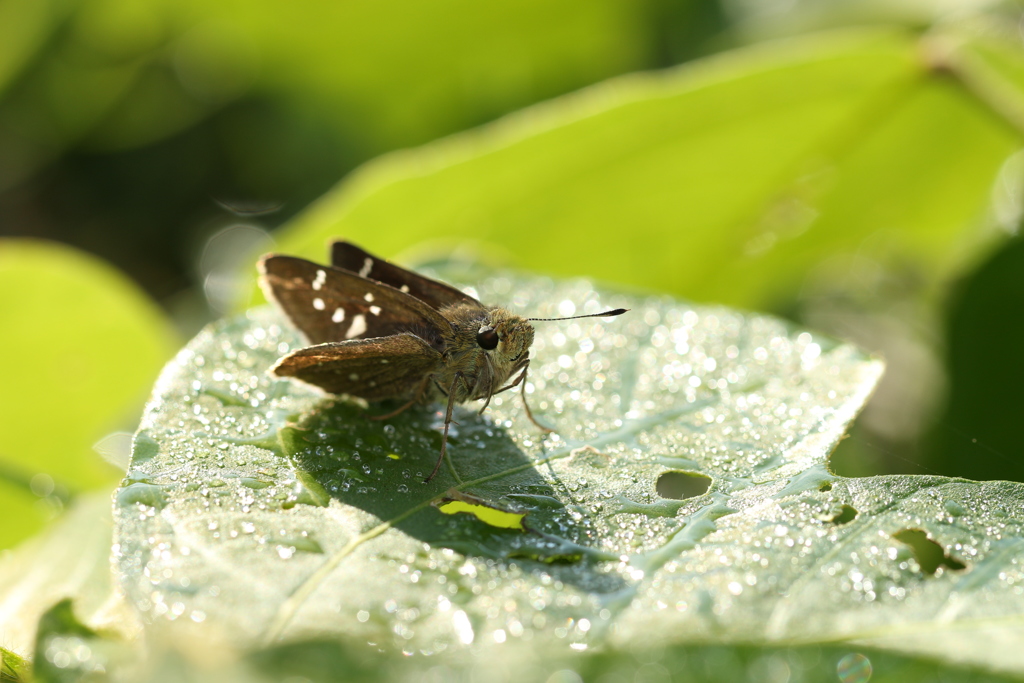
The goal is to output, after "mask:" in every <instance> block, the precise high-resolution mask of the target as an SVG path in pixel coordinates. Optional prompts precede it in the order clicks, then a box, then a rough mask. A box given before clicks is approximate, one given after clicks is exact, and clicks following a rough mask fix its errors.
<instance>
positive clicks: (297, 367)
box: [271, 334, 442, 401]
mask: <svg viewBox="0 0 1024 683" xmlns="http://www.w3.org/2000/svg"><path fill="white" fill-rule="evenodd" d="M441 363H442V360H441V354H440V353H439V352H438V351H437V350H435V349H434V348H432V347H431V346H430V345H428V344H427V343H426V342H425V341H423V340H422V339H420V338H419V337H418V336H416V335H413V334H396V335H392V336H390V337H383V338H379V339H353V340H351V341H343V342H330V343H327V344H318V345H316V346H307V347H305V348H302V349H298V350H297V351H293V352H292V353H290V354H288V355H287V356H285V357H283V358H282V359H281V360H279V361H278V362H277V365H275V366H274V367H273V368H271V372H272V373H273V374H274V375H276V376H278V377H295V378H296V379H300V380H302V381H304V382H308V383H309V384H313V385H316V386H318V387H320V388H321V389H323V390H324V391H328V392H330V393H332V394H348V395H350V396H358V397H360V398H364V399H366V400H367V401H378V400H382V399H387V398H399V397H403V396H407V395H411V394H414V393H415V392H416V390H417V389H418V388H419V384H420V383H421V382H423V380H424V379H425V378H426V377H428V376H429V375H430V373H431V372H432V371H434V370H436V369H438V367H439V366H440V364H441Z"/></svg>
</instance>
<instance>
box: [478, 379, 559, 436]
mask: <svg viewBox="0 0 1024 683" xmlns="http://www.w3.org/2000/svg"><path fill="white" fill-rule="evenodd" d="M529 367H530V361H526V365H524V366H523V371H522V372H520V373H519V376H518V377H516V378H515V380H514V381H513V382H512V383H511V384H508V385H506V386H503V387H502V388H501V389H498V390H497V391H495V392H494V393H495V394H500V393H501V392H503V391H508V390H509V389H515V388H516V387H517V386H520V385H522V387H523V388H522V391H521V395H522V397H523V407H524V408H526V417H528V418H530V422H532V423H533V425H534V426H535V427H536V428H537V429H539V430H541V431H542V432H547V433H548V434H550V433H552V432H554V431H555V430H554V429H551V427H545V426H544V425H542V424H541V423H540V422H537V418H535V417H534V416H533V411H532V410H530V404H529V403H528V402H527V401H526V370H527V368H529ZM493 395H494V394H491V396H493ZM488 401H490V397H488ZM484 407H485V408H486V407H487V406H486V405H485V406H484Z"/></svg>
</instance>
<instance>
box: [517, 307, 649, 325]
mask: <svg viewBox="0 0 1024 683" xmlns="http://www.w3.org/2000/svg"><path fill="white" fill-rule="evenodd" d="M628 310H629V309H628V308H616V309H615V310H614V311H605V312H604V313H591V314H589V315H571V316H569V317H568V318H527V320H535V321H537V322H542V323H550V322H555V321H557V320H578V319H580V318H610V317H612V316H613V315H622V314H623V313H625V312H626V311H628Z"/></svg>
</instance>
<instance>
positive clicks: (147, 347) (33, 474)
mask: <svg viewBox="0 0 1024 683" xmlns="http://www.w3.org/2000/svg"><path fill="white" fill-rule="evenodd" d="M0 291H3V293H4V295H3V296H2V297H0V319H2V320H3V321H4V334H3V335H2V337H0V357H2V358H4V359H5V360H6V363H7V364H6V367H5V368H4V372H3V381H2V383H0V444H2V445H0V491H2V493H0V518H2V519H4V520H5V523H4V524H2V525H0V547H5V546H10V545H12V544H13V543H14V542H16V541H17V540H19V539H21V538H25V537H27V536H28V535H29V534H30V533H31V532H32V531H33V530H34V529H36V528H38V527H39V525H40V524H41V523H42V521H43V520H45V519H47V518H49V517H50V516H52V514H53V512H55V511H56V510H59V508H60V506H61V505H63V503H64V502H66V500H67V499H68V496H69V495H71V494H72V493H73V492H74V491H79V490H83V489H89V488H95V487H98V486H101V485H104V484H110V483H112V482H113V480H114V479H115V478H116V476H117V471H116V470H114V469H113V468H111V467H110V466H109V465H108V464H106V463H104V462H103V460H102V458H100V457H99V456H98V455H97V454H96V453H94V452H93V451H92V445H93V444H94V443H95V442H96V441H98V440H99V439H100V438H102V437H103V436H104V435H106V434H108V433H109V432H111V431H114V430H115V429H117V428H118V427H121V428H124V427H126V426H127V427H129V428H132V427H134V424H135V419H136V418H135V416H134V415H133V412H134V411H135V410H137V408H138V406H140V405H141V404H142V401H143V400H144V398H145V395H146V389H147V387H148V386H149V385H151V384H152V382H153V379H154V378H155V377H156V375H157V373H158V372H159V370H160V367H161V366H162V365H163V363H164V362H165V361H166V360H167V359H168V358H170V356H171V355H172V354H173V352H174V345H175V343H176V337H175V334H174V333H173V331H172V330H171V328H170V326H169V324H168V323H167V321H166V319H165V318H164V316H163V314H162V313H161V312H160V311H159V309H158V308H157V307H156V305H155V304H154V303H153V302H152V301H150V300H149V299H148V298H147V297H146V296H145V295H144V294H143V293H142V292H140V291H139V290H138V289H137V288H136V287H135V286H134V285H133V284H132V283H131V282H129V281H128V280H127V279H126V278H125V277H124V276H123V275H121V274H120V273H118V272H116V271H115V270H113V269H112V268H110V267H109V266H108V265H106V264H104V263H102V262H101V261H98V260H97V259H95V258H93V257H91V256H88V255H86V254H84V253H82V252H79V251H77V250H74V249H71V248H69V247H65V246H60V245H57V244H54V243H49V242H41V241H31V240H11V239H7V240H0Z"/></svg>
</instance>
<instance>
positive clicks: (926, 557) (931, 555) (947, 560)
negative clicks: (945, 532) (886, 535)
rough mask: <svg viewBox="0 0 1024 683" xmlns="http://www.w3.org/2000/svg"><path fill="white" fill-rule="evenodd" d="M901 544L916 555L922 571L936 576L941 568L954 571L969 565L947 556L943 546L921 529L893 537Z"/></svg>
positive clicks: (902, 532) (901, 532)
mask: <svg viewBox="0 0 1024 683" xmlns="http://www.w3.org/2000/svg"><path fill="white" fill-rule="evenodd" d="M892 537H893V538H895V539H896V540H897V541H899V542H900V543H906V544H907V545H908V546H910V549H911V550H912V551H913V553H914V559H915V560H917V563H918V564H919V565H921V571H922V572H924V573H925V574H928V575H929V576H934V575H935V572H936V571H938V569H939V567H946V568H947V569H952V570H954V571H956V570H959V569H966V568H967V565H965V564H964V563H963V562H960V561H959V560H956V559H954V558H952V557H950V556H949V555H947V554H946V551H945V550H943V549H942V546H941V545H939V544H938V543H936V542H935V541H933V540H932V539H930V538H928V534H927V533H925V532H924V531H922V530H921V529H904V530H903V531H897V532H896V533H894V534H893V535H892Z"/></svg>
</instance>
